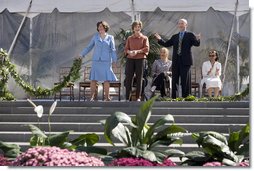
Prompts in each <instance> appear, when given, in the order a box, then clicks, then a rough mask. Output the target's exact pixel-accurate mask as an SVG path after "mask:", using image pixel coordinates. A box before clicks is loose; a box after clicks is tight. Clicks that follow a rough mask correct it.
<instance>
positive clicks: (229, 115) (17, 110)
mask: <svg viewBox="0 0 254 171" xmlns="http://www.w3.org/2000/svg"><path fill="white" fill-rule="evenodd" d="M34 103H35V104H36V105H43V107H44V115H43V116H42V118H40V119H39V120H38V118H37V116H36V114H35V112H34V110H33V107H32V106H31V104H30V103H28V102H27V101H25V100H24V101H14V102H1V103H0V141H4V142H9V143H17V144H19V145H20V146H21V147H22V150H25V149H27V148H29V139H30V137H31V135H32V134H31V132H29V129H28V127H27V126H25V125H28V124H34V125H36V126H38V121H39V126H40V128H41V129H42V130H43V131H46V133H47V131H48V122H47V117H48V112H49V108H50V106H51V105H52V103H53V101H52V100H48V101H45V100H34ZM142 103H143V102H123V101H122V102H118V101H113V102H102V101H98V102H86V101H85V102H84V101H80V102H79V101H74V102H73V101H71V102H70V101H58V103H57V107H56V110H55V111H54V113H53V114H52V116H51V129H52V131H53V132H52V133H59V132H62V131H67V130H73V132H72V133H71V134H70V136H69V138H70V139H74V138H77V137H78V136H79V135H82V134H86V133H96V134H97V135H99V137H100V141H99V143H97V144H96V146H100V147H104V148H106V149H107V150H108V151H113V150H116V149H119V148H121V147H122V146H123V145H122V144H121V143H120V142H119V141H117V140H115V141H114V142H116V143H117V144H116V147H113V146H112V145H110V144H109V143H107V142H106V140H105V138H104V136H103V125H102V124H101V123H100V122H99V121H100V120H103V119H106V118H107V117H108V116H110V114H113V113H114V112H116V111H121V112H125V113H126V114H128V115H129V116H131V117H132V116H134V115H135V114H136V113H137V112H138V111H139V107H140V105H141V104H142ZM165 114H172V115H173V116H174V119H175V124H176V125H179V126H182V127H183V128H185V129H186V130H187V131H188V132H189V133H193V132H199V131H217V132H220V133H223V134H225V135H226V136H228V134H229V133H230V132H232V131H238V130H240V129H241V128H242V127H243V126H245V124H246V123H248V122H249V102H248V101H242V102H155V103H154V106H153V109H152V115H151V118H150V120H149V124H153V123H154V122H155V121H157V120H158V119H159V118H160V117H162V116H164V115H165ZM183 141H184V144H183V145H182V146H178V145H171V146H170V147H159V148H161V149H163V148H164V149H165V148H177V149H180V150H182V151H184V152H186V153H187V152H189V151H193V150H197V149H198V147H197V145H196V143H195V141H194V140H193V139H192V138H191V136H187V137H184V138H183Z"/></svg>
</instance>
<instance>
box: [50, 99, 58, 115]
mask: <svg viewBox="0 0 254 171" xmlns="http://www.w3.org/2000/svg"><path fill="white" fill-rule="evenodd" d="M56 105H57V101H54V103H53V104H52V105H51V107H50V109H49V116H51V115H52V113H53V112H54V110H55V108H56Z"/></svg>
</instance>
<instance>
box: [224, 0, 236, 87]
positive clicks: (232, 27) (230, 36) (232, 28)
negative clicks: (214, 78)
mask: <svg viewBox="0 0 254 171" xmlns="http://www.w3.org/2000/svg"><path fill="white" fill-rule="evenodd" d="M237 7H238V0H236V3H235V11H234V17H233V21H232V26H231V30H230V35H229V41H228V48H227V53H226V60H225V64H224V70H223V78H222V85H223V84H224V81H225V73H226V68H227V62H228V54H229V49H230V45H231V39H232V35H233V30H234V23H235V18H236V12H237Z"/></svg>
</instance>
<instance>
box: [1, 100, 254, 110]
mask: <svg viewBox="0 0 254 171" xmlns="http://www.w3.org/2000/svg"><path fill="white" fill-rule="evenodd" d="M33 102H34V103H35V104H36V105H42V106H44V107H50V106H51V105H52V103H53V100H49V101H45V100H33ZM143 103H144V102H124V101H120V102H119V101H111V102H102V101H98V102H96V101H95V102H87V101H85V102H83V101H58V102H57V107H135V108H136V107H139V106H140V105H141V104H143ZM153 106H154V107H169V108H170V107H189V108H192V107H194V108H195V107H203V108H249V101H239V102H165V101H163V102H157V101H155V102H154V105H153ZM1 107H31V104H30V103H29V102H27V101H26V100H24V101H21V100H19V101H13V102H5V101H3V102H1V103H0V108H1Z"/></svg>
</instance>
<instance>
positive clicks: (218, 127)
mask: <svg viewBox="0 0 254 171" xmlns="http://www.w3.org/2000/svg"><path fill="white" fill-rule="evenodd" d="M28 124H34V125H37V124H38V123H37V122H1V125H0V130H1V131H17V130H18V131H28V130H29V129H28V127H26V126H25V125H28ZM167 125H171V124H167ZM176 125H178V126H182V127H183V128H185V129H186V130H188V131H189V132H198V131H209V130H210V131H217V132H229V131H237V130H240V129H241V128H242V127H243V126H244V125H245V124H211V123H195V124H194V123H177V124H176ZM39 126H40V128H41V129H42V130H44V131H48V124H47V123H45V122H43V123H40V125H39ZM39 126H38V127H39ZM51 130H52V131H57V132H62V131H66V130H73V131H77V132H88V131H89V132H103V131H104V130H103V126H102V124H100V123H98V122H95V123H75V122H68V123H66V122H52V123H51Z"/></svg>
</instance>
